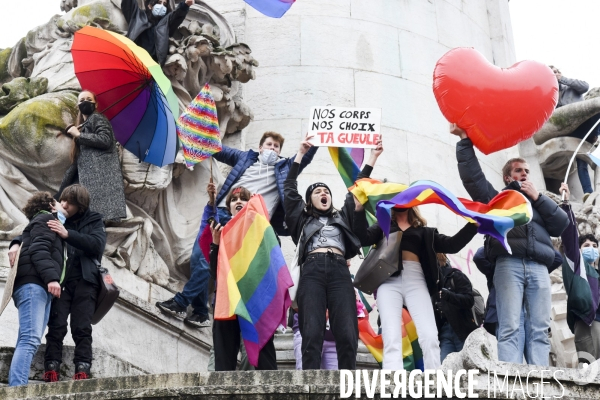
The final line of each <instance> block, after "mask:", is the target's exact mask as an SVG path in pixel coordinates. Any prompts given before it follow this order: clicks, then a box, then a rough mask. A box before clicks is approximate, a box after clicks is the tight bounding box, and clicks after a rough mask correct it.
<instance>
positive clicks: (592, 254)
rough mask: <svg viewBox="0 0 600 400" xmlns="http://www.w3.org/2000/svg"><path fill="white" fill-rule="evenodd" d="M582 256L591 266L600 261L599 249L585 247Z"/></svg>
mask: <svg viewBox="0 0 600 400" xmlns="http://www.w3.org/2000/svg"><path fill="white" fill-rule="evenodd" d="M581 254H582V255H583V259H584V260H585V261H587V262H588V263H590V264H592V263H593V262H595V261H596V260H597V259H598V249H597V248H595V247H584V248H583V250H581Z"/></svg>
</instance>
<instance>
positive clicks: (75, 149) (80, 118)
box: [71, 90, 98, 164]
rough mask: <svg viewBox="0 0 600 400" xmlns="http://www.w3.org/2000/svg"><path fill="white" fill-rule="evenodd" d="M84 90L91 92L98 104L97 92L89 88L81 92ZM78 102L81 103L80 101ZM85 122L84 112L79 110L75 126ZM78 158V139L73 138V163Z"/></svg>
mask: <svg viewBox="0 0 600 400" xmlns="http://www.w3.org/2000/svg"><path fill="white" fill-rule="evenodd" d="M84 92H87V93H89V94H91V95H92V97H93V98H94V102H95V103H96V106H98V100H97V99H96V93H94V92H92V91H89V90H82V91H81V93H84ZM81 93H79V94H80V95H81ZM77 104H79V102H78V103H77ZM96 111H97V110H96ZM96 111H94V112H96ZM88 118H89V117H88ZM84 122H85V120H84V119H83V114H82V113H81V111H77V118H76V119H75V126H80V125H81V124H83V123H84ZM77 158H79V144H77V141H76V140H73V145H72V147H71V164H74V163H76V162H77Z"/></svg>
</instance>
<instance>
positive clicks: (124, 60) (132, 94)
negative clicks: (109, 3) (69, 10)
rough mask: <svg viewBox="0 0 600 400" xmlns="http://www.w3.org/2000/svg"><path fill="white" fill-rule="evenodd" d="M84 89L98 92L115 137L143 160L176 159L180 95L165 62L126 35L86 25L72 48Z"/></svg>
mask: <svg viewBox="0 0 600 400" xmlns="http://www.w3.org/2000/svg"><path fill="white" fill-rule="evenodd" d="M71 53H72V54H73V62H74V64H75V75H76V76H77V79H79V83H80V84H81V87H82V88H83V89H85V90H90V91H92V92H94V93H95V94H96V100H97V102H98V110H99V111H101V112H102V113H103V114H104V115H105V116H106V117H107V118H108V119H109V120H110V122H111V124H112V126H113V130H114V132H115V137H116V139H117V140H118V141H119V143H121V144H122V145H123V147H125V148H126V149H127V150H129V151H130V152H132V153H133V154H135V155H136V156H137V157H138V158H139V159H140V161H144V162H147V163H150V164H154V165H158V166H159V167H162V166H164V165H167V164H171V163H173V162H174V161H175V155H176V153H177V133H176V130H175V118H174V116H173V113H178V111H179V106H178V102H177V96H175V93H174V92H173V88H172V87H171V82H170V81H169V79H168V78H167V77H166V76H165V74H163V72H162V69H161V67H160V65H158V64H157V63H156V61H154V60H153V59H152V57H150V55H149V54H148V52H147V51H146V50H144V49H142V48H141V47H139V46H137V45H136V44H135V43H133V42H132V41H131V40H129V39H128V38H126V37H125V36H122V35H119V34H117V33H114V32H110V31H105V30H102V29H97V28H93V27H91V26H86V27H84V28H82V29H80V30H79V31H77V32H76V33H75V38H74V40H73V46H72V47H71Z"/></svg>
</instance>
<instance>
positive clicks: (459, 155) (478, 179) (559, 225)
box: [456, 139, 569, 267]
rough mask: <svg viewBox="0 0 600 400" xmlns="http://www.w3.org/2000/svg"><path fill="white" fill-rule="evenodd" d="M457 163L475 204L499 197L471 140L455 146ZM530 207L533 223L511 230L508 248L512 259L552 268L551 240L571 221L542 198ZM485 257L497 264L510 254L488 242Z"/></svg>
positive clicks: (549, 200) (499, 245) (551, 203)
mask: <svg viewBox="0 0 600 400" xmlns="http://www.w3.org/2000/svg"><path fill="white" fill-rule="evenodd" d="M456 159H457V161H458V172H459V174H460V178H461V180H462V182H463V186H464V187H465V189H466V190H467V192H468V193H469V195H470V196H471V198H472V199H473V200H474V201H479V202H482V203H488V202H489V201H490V200H491V199H492V198H493V197H494V196H496V195H497V194H498V191H497V190H496V189H494V187H493V186H492V185H491V183H489V182H488V181H487V179H486V178H485V175H484V174H483V171H482V170H481V166H480V165H479V161H478V160H477V157H476V156H475V151H474V150H473V143H472V142H471V140H470V139H462V140H460V141H459V142H458V143H457V144H456ZM505 189H506V188H505ZM523 194H524V193H523ZM524 195H525V194H524ZM525 197H527V195H525ZM528 199H529V198H528ZM529 201H531V199H529ZM531 205H532V208H533V219H532V220H531V222H530V223H529V224H527V225H522V226H518V227H516V228H513V229H511V230H510V232H508V244H509V245H510V247H511V249H512V255H513V256H517V257H522V258H528V259H531V260H534V261H537V262H539V263H541V264H544V265H546V266H547V267H551V266H552V264H553V263H554V247H553V246H552V241H551V240H550V236H554V237H558V236H560V234H561V233H562V232H563V231H564V230H565V228H566V227H567V225H568V224H569V219H568V217H567V214H566V213H565V212H564V211H563V210H561V209H560V208H559V207H558V205H557V204H556V203H555V202H554V201H553V200H552V199H550V198H548V197H546V196H544V195H542V194H540V196H539V198H538V199H537V200H536V201H531ZM485 254H486V257H487V258H488V259H489V260H490V261H491V262H493V263H495V261H496V258H498V256H500V255H506V254H508V252H507V251H506V249H504V247H503V246H502V244H501V243H500V242H499V241H498V240H496V239H493V238H489V239H488V240H486V246H485Z"/></svg>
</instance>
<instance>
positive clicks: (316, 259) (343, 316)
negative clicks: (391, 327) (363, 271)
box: [297, 252, 358, 370]
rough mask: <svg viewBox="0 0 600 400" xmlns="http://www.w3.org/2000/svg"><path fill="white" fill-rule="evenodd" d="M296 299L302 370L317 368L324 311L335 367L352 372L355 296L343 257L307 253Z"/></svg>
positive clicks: (324, 324) (321, 346) (332, 254)
mask: <svg viewBox="0 0 600 400" xmlns="http://www.w3.org/2000/svg"><path fill="white" fill-rule="evenodd" d="M297 299H298V325H299V328H300V334H301V335H302V369H319V368H321V351H322V349H323V335H324V334H325V328H326V323H327V319H326V317H325V312H326V311H327V310H329V325H330V326H331V332H332V333H333V336H334V337H335V348H336V351H337V356H338V368H339V369H350V370H353V369H356V352H357V349H358V319H357V317H356V295H355V292H354V286H353V285H352V279H351V277H350V270H349V268H348V266H347V265H346V260H345V259H344V257H342V256H340V255H338V254H335V253H332V252H329V253H316V254H310V255H309V256H308V257H307V258H306V261H305V262H304V264H303V265H302V272H301V274H300V282H299V284H298V294H297Z"/></svg>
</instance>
